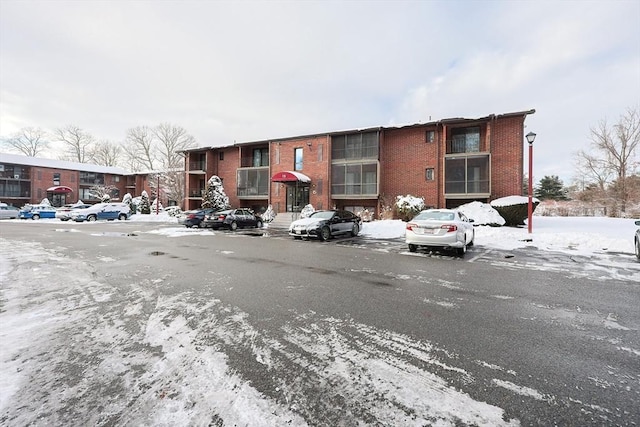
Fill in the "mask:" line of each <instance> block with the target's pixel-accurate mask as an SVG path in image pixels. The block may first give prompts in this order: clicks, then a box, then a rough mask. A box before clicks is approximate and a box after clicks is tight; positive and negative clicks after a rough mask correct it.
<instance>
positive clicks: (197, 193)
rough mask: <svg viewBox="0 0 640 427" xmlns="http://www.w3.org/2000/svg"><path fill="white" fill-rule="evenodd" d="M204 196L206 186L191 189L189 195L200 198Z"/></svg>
mask: <svg viewBox="0 0 640 427" xmlns="http://www.w3.org/2000/svg"><path fill="white" fill-rule="evenodd" d="M202 196H204V188H202V189H200V190H191V191H189V197H190V198H192V199H193V198H199V197H202Z"/></svg>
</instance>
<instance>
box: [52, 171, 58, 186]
mask: <svg viewBox="0 0 640 427" xmlns="http://www.w3.org/2000/svg"><path fill="white" fill-rule="evenodd" d="M53 185H60V174H59V173H54V174H53Z"/></svg>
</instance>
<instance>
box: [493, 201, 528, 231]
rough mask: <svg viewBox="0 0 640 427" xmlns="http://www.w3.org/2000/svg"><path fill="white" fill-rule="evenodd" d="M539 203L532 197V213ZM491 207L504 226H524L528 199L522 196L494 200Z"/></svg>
mask: <svg viewBox="0 0 640 427" xmlns="http://www.w3.org/2000/svg"><path fill="white" fill-rule="evenodd" d="M539 203H540V200H538V199H536V198H535V197H534V198H533V210H534V211H535V210H536V206H538V204H539ZM491 207H492V208H494V209H495V210H496V211H498V213H499V214H500V216H501V217H502V218H504V221H505V225H506V226H510V227H517V226H519V225H524V220H525V219H527V217H528V216H529V199H528V198H527V197H524V196H508V197H502V198H500V199H495V200H493V201H492V202H491Z"/></svg>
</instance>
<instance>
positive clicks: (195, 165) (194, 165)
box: [189, 160, 207, 173]
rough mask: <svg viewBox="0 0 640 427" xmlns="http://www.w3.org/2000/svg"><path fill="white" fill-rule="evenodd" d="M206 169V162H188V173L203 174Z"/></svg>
mask: <svg viewBox="0 0 640 427" xmlns="http://www.w3.org/2000/svg"><path fill="white" fill-rule="evenodd" d="M206 169H207V162H206V161H204V160H198V161H193V162H189V173H204V172H205V170H206Z"/></svg>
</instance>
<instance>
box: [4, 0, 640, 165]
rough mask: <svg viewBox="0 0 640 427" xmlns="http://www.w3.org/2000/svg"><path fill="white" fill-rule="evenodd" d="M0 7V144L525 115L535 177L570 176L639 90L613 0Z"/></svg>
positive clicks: (206, 136) (626, 32) (252, 134)
mask: <svg viewBox="0 0 640 427" xmlns="http://www.w3.org/2000/svg"><path fill="white" fill-rule="evenodd" d="M0 8H1V12H2V13H0V24H1V25H0V27H1V28H0V65H1V66H0V133H1V134H2V135H3V136H4V135H8V134H10V133H12V132H15V131H17V130H18V129H20V128H21V127H25V126H39V127H43V128H56V127H61V126H64V125H66V124H69V123H75V124H78V125H79V126H81V127H82V128H84V129H86V130H87V131H89V132H91V133H92V134H94V135H95V136H96V137H97V139H109V140H112V141H119V140H122V139H123V138H124V135H125V133H126V130H127V129H128V128H130V127H135V126H141V125H156V124H158V123H160V122H171V123H175V124H177V125H180V126H182V127H184V128H186V129H187V130H188V131H189V132H190V133H192V134H193V135H194V136H195V137H196V139H197V141H198V143H199V144H200V145H203V146H210V145H226V144H230V143H232V142H233V141H238V142H247V141H253V140H262V139H268V138H276V137H286V136H293V135H299V134H308V133H315V132H326V131H332V130H343V129H353V128H361V127H368V126H378V125H387V124H399V123H400V124H405V123H415V122H425V121H428V120H430V119H432V120H439V119H445V118H449V117H471V118H472V117H479V116H486V115H488V114H492V113H498V114H499V113H506V112H511V111H521V110H528V109H530V108H535V109H536V110H537V113H536V114H535V115H533V116H530V117H529V118H528V119H527V129H529V130H534V131H535V132H536V133H538V135H539V139H538V141H539V142H538V141H536V172H535V175H536V178H541V177H542V176H544V175H549V174H557V175H564V174H566V172H567V171H569V170H571V166H570V164H571V153H572V152H573V151H576V150H577V149H578V148H580V147H583V146H584V141H585V139H586V136H588V128H589V126H591V125H593V124H595V123H597V121H598V120H599V119H601V118H603V117H605V116H610V117H611V116H613V117H614V118H615V117H617V116H618V115H619V114H621V113H622V112H623V111H624V109H626V108H627V107H628V106H630V105H632V104H633V103H634V102H637V93H640V81H639V80H640V79H638V77H637V76H638V74H640V58H639V55H638V51H640V35H639V34H638V32H637V28H638V25H639V24H640V18H639V16H640V6H639V5H638V4H637V2H630V1H614V2H604V1H592V2H589V3H588V7H587V6H585V7H577V6H576V3H574V2H560V3H558V2H551V1H539V2H482V3H480V2H444V1H441V2H409V1H398V2H333V1H329V2H320V1H317V2H316V1H309V2H259V1H255V2H229V1H215V2H203V1H184V2H178V1H163V2H152V1H136V2H76V1H55V2H48V1H32V2H21V1H14V0H5V1H3V2H1V3H0ZM634 97H635V99H634ZM523 143H524V142H523Z"/></svg>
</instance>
